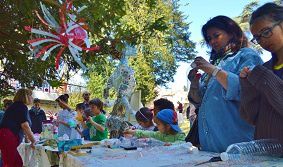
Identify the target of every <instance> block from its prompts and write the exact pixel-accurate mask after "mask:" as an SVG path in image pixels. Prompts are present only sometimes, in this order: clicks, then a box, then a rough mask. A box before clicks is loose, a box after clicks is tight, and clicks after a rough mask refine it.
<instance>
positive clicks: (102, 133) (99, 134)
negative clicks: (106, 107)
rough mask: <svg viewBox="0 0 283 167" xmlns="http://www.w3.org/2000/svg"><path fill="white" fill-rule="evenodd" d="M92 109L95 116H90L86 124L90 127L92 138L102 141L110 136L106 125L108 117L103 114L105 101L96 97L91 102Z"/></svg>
mask: <svg viewBox="0 0 283 167" xmlns="http://www.w3.org/2000/svg"><path fill="white" fill-rule="evenodd" d="M89 106H90V110H91V112H92V113H93V115H94V116H93V117H90V116H89V117H88V120H87V121H86V126H87V127H88V128H89V135H90V140H92V141H101V140H103V139H106V138H107V137H108V130H107V128H106V126H105V124H106V117H105V115H104V114H103V102H102V101H101V100H100V99H98V98H95V99H93V100H91V101H90V102H89Z"/></svg>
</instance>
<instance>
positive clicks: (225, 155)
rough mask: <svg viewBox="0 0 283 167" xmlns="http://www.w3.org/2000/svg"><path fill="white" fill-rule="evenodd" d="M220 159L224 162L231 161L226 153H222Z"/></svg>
mask: <svg viewBox="0 0 283 167" xmlns="http://www.w3.org/2000/svg"><path fill="white" fill-rule="evenodd" d="M220 158H221V160H222V161H228V160H229V158H228V154H227V153H226V152H223V153H221V154H220Z"/></svg>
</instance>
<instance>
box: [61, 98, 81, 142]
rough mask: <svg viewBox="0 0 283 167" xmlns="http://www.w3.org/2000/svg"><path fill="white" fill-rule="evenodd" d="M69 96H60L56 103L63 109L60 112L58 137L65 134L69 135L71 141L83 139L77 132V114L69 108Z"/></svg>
mask: <svg viewBox="0 0 283 167" xmlns="http://www.w3.org/2000/svg"><path fill="white" fill-rule="evenodd" d="M68 99H69V95H68V94H64V95H60V96H59V97H58V98H57V99H56V101H57V103H58V105H59V106H60V107H61V108H62V109H63V110H61V111H59V112H58V118H57V123H58V124H59V125H58V137H62V136H63V135H64V134H66V135H68V137H69V138H70V139H78V138H81V135H80V134H79V133H78V131H77V130H76V127H77V121H76V116H77V113H76V112H75V111H73V110H71V109H70V107H69V106H68Z"/></svg>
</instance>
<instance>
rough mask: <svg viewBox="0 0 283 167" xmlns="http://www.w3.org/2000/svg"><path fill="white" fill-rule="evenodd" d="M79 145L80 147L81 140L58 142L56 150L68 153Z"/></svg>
mask: <svg viewBox="0 0 283 167" xmlns="http://www.w3.org/2000/svg"><path fill="white" fill-rule="evenodd" d="M79 145H82V139H72V140H59V141H58V150H59V152H64V151H69V150H71V148H72V147H74V146H79Z"/></svg>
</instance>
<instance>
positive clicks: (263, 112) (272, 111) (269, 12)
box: [240, 3, 283, 144]
mask: <svg viewBox="0 0 283 167" xmlns="http://www.w3.org/2000/svg"><path fill="white" fill-rule="evenodd" d="M250 28H251V32H252V34H253V36H254V38H253V40H252V42H254V43H255V44H259V45H260V46H261V47H263V48H264V49H266V50H267V51H269V52H271V53H272V58H271V60H269V61H268V62H266V63H264V64H263V65H262V66H261V65H258V66H255V67H254V68H253V67H251V66H246V67H245V68H243V70H242V71H241V74H240V77H241V88H242V91H241V110H240V112H241V115H242V116H243V118H245V119H246V120H247V121H248V122H249V123H251V124H252V125H254V126H255V139H277V140H279V142H281V143H282V144H283V126H282V125H283V80H282V79H283V7H282V6H279V5H276V4H275V3H267V4H265V5H263V6H261V7H259V8H258V9H257V10H256V11H254V12H253V14H252V17H251V20H250Z"/></svg>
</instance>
